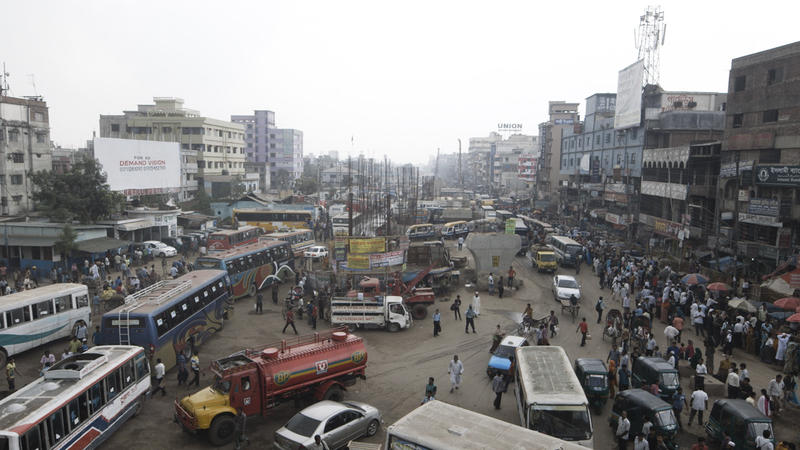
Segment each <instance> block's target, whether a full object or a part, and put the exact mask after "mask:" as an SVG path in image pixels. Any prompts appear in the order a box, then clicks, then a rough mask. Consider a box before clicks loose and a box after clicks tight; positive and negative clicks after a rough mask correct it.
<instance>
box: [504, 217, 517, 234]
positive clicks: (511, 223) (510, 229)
mask: <svg viewBox="0 0 800 450" xmlns="http://www.w3.org/2000/svg"><path fill="white" fill-rule="evenodd" d="M516 229H517V221H516V220H514V219H506V234H514V231H515V230H516Z"/></svg>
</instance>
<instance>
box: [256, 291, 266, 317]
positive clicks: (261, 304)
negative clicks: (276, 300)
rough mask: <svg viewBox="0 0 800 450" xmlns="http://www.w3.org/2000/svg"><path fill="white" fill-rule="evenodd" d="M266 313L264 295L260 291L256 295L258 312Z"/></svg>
mask: <svg viewBox="0 0 800 450" xmlns="http://www.w3.org/2000/svg"><path fill="white" fill-rule="evenodd" d="M263 313H264V295H263V294H262V293H261V292H259V293H258V295H256V314H263Z"/></svg>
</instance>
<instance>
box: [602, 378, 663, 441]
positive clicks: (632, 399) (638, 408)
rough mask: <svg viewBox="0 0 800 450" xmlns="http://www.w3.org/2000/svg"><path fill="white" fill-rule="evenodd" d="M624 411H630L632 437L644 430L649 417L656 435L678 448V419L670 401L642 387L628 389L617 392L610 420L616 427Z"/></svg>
mask: <svg viewBox="0 0 800 450" xmlns="http://www.w3.org/2000/svg"><path fill="white" fill-rule="evenodd" d="M622 411H627V412H628V420H629V421H630V422H631V430H630V434H629V436H630V438H631V439H633V438H634V436H636V434H637V433H640V432H641V431H642V425H644V423H645V422H646V420H647V419H649V420H650V422H651V423H652V424H653V428H652V429H653V430H654V431H655V433H656V435H661V436H664V443H665V444H666V445H667V447H669V448H671V449H676V448H678V446H677V443H676V442H675V434H676V433H677V431H678V420H677V418H676V417H675V412H674V411H673V410H672V405H670V404H669V403H667V402H665V401H664V400H661V399H660V398H658V397H657V396H655V395H653V394H651V393H649V392H647V391H644V390H642V389H628V390H625V391H621V392H619V393H618V394H617V397H616V398H615V399H614V406H612V408H611V417H610V418H609V422H610V424H611V426H612V427H614V428H615V429H616V426H617V421H618V420H619V417H620V416H621V415H622Z"/></svg>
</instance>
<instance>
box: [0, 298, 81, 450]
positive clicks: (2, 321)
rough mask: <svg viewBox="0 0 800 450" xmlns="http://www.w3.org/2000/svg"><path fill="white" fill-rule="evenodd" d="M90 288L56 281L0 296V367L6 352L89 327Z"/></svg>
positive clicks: (14, 351) (4, 359)
mask: <svg viewBox="0 0 800 450" xmlns="http://www.w3.org/2000/svg"><path fill="white" fill-rule="evenodd" d="M91 317H92V309H91V305H90V304H89V290H88V289H87V288H86V286H84V285H82V284H74V283H56V284H51V285H47V286H42V287H38V288H36V289H29V290H27V291H22V292H18V293H16V294H11V295H5V296H3V297H0V367H5V366H6V359H7V358H8V357H9V356H13V355H16V354H18V353H22V352H24V351H25V350H29V349H31V348H34V347H38V346H40V345H44V344H47V343H49V342H52V341H56V340H58V339H62V338H65V337H69V336H71V335H73V334H74V331H75V329H76V328H77V327H78V324H84V325H86V327H87V329H89V328H91V324H92V322H91V320H92V318H91ZM0 449H2V447H0Z"/></svg>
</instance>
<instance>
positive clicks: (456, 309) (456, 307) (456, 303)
mask: <svg viewBox="0 0 800 450" xmlns="http://www.w3.org/2000/svg"><path fill="white" fill-rule="evenodd" d="M450 309H452V310H453V320H461V296H460V295H456V299H455V300H453V306H451V307H450Z"/></svg>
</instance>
